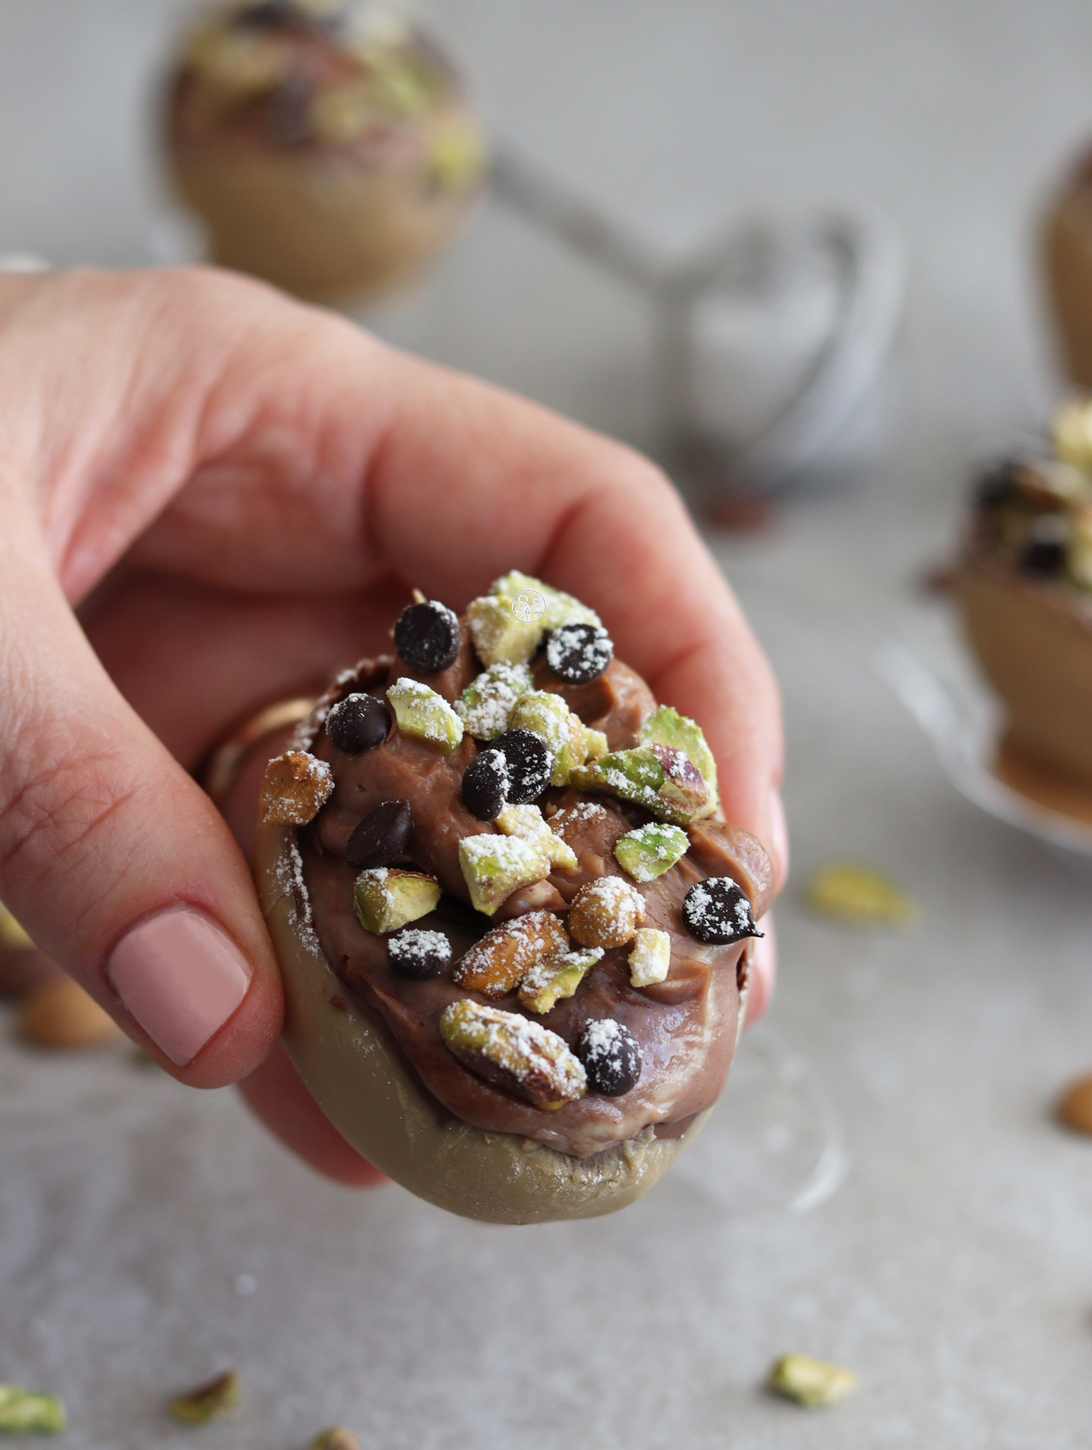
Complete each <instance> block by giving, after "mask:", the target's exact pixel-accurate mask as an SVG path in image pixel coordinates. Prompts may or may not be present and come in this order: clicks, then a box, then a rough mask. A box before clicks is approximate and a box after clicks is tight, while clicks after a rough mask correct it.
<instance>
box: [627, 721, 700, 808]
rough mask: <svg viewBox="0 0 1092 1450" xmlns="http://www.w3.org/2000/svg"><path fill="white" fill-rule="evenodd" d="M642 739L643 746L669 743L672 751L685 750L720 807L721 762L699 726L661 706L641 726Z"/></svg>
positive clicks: (685, 753) (640, 737)
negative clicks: (718, 783)
mask: <svg viewBox="0 0 1092 1450" xmlns="http://www.w3.org/2000/svg"><path fill="white" fill-rule="evenodd" d="M639 739H640V743H641V744H642V745H666V746H668V747H669V748H670V749H672V750H681V751H682V753H683V754H684V755H685V756H686V757H687V759H688V760H689V761H690V763H691V764H692V765H693V766H694V769H695V770H696V771H698V773H699V774H700V776H701V778H702V780H704V781H705V783H706V785H707V786H708V787H709V790H710V792H711V794H712V799H713V808H714V809H715V808H716V805H717V801H718V795H717V763H716V761H715V760H714V759H713V752H712V751H711V750H710V749H709V746H708V745H707V744H706V741H705V736H704V735H703V734H702V730H701V727H700V726H699V725H697V724H696V723H695V722H694V721H693V720H691V719H689V718H688V716H686V715H680V714H679V712H678V711H677V710H673V709H672V708H671V706H670V705H659V706H657V708H656V709H655V710H653V712H652V714H651V715H650V716H649V717H648V719H647V720H646V721H645V723H644V724H643V725H642V726H641V730H640V736H639Z"/></svg>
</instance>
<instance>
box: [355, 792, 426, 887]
mask: <svg viewBox="0 0 1092 1450" xmlns="http://www.w3.org/2000/svg"><path fill="white" fill-rule="evenodd" d="M412 830H413V812H412V811H411V810H410V803H409V801H384V802H383V803H382V805H378V806H376V808H375V810H373V811H369V812H368V814H367V815H366V816H365V817H364V819H363V820H362V821H361V822H359V824H358V825H357V826H356V828H355V830H354V831H353V834H352V835H351V836H350V837H349V840H348V843H347V844H346V846H345V860H346V861H347V862H348V864H349V865H350V866H351V867H352V868H353V870H354V871H370V870H372V869H373V868H374V867H376V866H389V865H390V863H391V862H392V861H394V860H396V859H397V857H399V856H401V855H402V854H403V853H404V851H405V849H406V845H407V843H408V842H409V838H410V832H411V831H412Z"/></svg>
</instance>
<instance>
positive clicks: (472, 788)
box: [461, 750, 509, 821]
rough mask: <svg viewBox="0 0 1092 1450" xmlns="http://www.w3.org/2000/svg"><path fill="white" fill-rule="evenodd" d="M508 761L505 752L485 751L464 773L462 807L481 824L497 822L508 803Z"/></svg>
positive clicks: (475, 758) (476, 757) (477, 756)
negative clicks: (483, 822)
mask: <svg viewBox="0 0 1092 1450" xmlns="http://www.w3.org/2000/svg"><path fill="white" fill-rule="evenodd" d="M508 785H509V776H508V761H507V760H506V759H505V755H504V751H503V750H483V751H482V752H481V754H480V755H476V756H475V757H474V759H473V760H472V761H471V762H470V764H469V765H468V766H467V767H466V770H465V771H464V773H463V783H462V789H461V794H462V798H463V805H464V806H466V808H467V810H468V811H469V812H470V814H471V815H472V816H477V818H478V820H479V821H495V820H496V819H497V817H498V816H499V815H500V813H501V811H503V810H504V807H505V805H506V803H507V801H508Z"/></svg>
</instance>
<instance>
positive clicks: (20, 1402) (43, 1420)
mask: <svg viewBox="0 0 1092 1450" xmlns="http://www.w3.org/2000/svg"><path fill="white" fill-rule="evenodd" d="M67 1423H68V1417H67V1416H66V1414H65V1410H64V1405H63V1404H62V1403H61V1401H60V1400H59V1399H57V1397H56V1396H55V1395H42V1394H36V1393H35V1392H34V1391H33V1390H24V1389H21V1388H20V1387H19V1386H18V1385H0V1432H3V1433H5V1434H8V1435H21V1434H39V1435H42V1434H45V1435H55V1434H58V1433H59V1432H60V1431H61V1430H63V1429H64V1428H65V1426H66V1425H67Z"/></svg>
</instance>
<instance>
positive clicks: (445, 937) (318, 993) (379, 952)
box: [254, 573, 771, 1223]
mask: <svg viewBox="0 0 1092 1450" xmlns="http://www.w3.org/2000/svg"><path fill="white" fill-rule="evenodd" d="M536 605H537V606H538V607H537V608H536ZM393 635H394V648H395V651H396V653H393V654H391V655H384V656H381V657H379V658H376V659H374V660H367V661H364V662H362V663H361V664H359V665H357V666H356V667H355V668H354V669H352V670H349V671H346V672H345V673H344V674H343V675H342V676H341V677H340V678H339V679H338V681H337V682H336V683H335V685H334V686H333V688H332V689H331V690H330V692H328V694H327V695H326V696H325V697H324V699H323V700H322V701H320V703H319V705H318V707H317V708H316V711H315V713H314V714H313V715H312V717H311V718H310V719H309V720H308V721H305V722H304V724H303V726H302V727H301V729H300V731H299V733H298V734H297V737H296V739H295V741H294V742H293V744H292V747H291V748H290V749H289V750H288V751H286V752H285V753H284V754H283V755H281V756H278V757H277V758H276V759H275V760H272V761H271V762H270V763H269V766H268V768H267V771H266V777H265V781H264V785H263V791H262V801H261V822H262V824H261V825H260V826H259V829H258V834H257V838H256V844H255V854H254V861H255V872H256V876H257V879H258V884H259V890H260V894H261V896H262V901H263V906H264V908H265V911H266V917H267V921H268V922H269V925H270V931H271V935H272V937H273V941H274V944H275V946H276V947H277V950H278V956H279V958H280V960H281V964H282V967H283V969H284V974H285V979H286V998H287V1020H286V1031H285V1041H286V1044H287V1046H288V1049H289V1052H290V1054H291V1055H292V1057H293V1059H294V1061H295V1062H296V1065H297V1067H298V1068H299V1069H300V1071H301V1073H302V1075H303V1077H304V1079H305V1081H306V1082H307V1083H308V1085H309V1087H310V1088H311V1090H312V1092H313V1093H314V1095H315V1097H316V1098H317V1100H318V1101H319V1103H320V1105H321V1106H322V1107H323V1108H324V1110H325V1111H326V1112H327V1114H328V1116H329V1117H330V1118H331V1120H332V1121H333V1123H334V1125H335V1126H336V1127H337V1128H338V1129H339V1130H340V1131H341V1133H342V1134H343V1136H345V1137H346V1138H347V1139H348V1141H349V1142H350V1143H352V1144H353V1145H354V1146H355V1147H357V1148H358V1149H359V1151H360V1152H361V1153H363V1154H364V1156H365V1157H367V1158H369V1159H370V1160H371V1161H372V1162H374V1163H375V1164H376V1165H377V1166H378V1167H379V1168H381V1169H382V1170H383V1171H384V1172H386V1173H387V1174H388V1175H389V1176H391V1177H393V1178H395V1179H396V1180H398V1181H399V1182H401V1183H403V1184H404V1185H405V1186H406V1187H409V1188H411V1189H412V1190H413V1191H414V1192H416V1193H418V1194H420V1195H421V1196H422V1197H425V1198H428V1199H430V1200H431V1201H433V1202H435V1203H439V1204H440V1205H441V1206H443V1207H446V1208H449V1209H452V1210H453V1211H455V1212H459V1213H463V1214H467V1215H469V1216H473V1217H478V1218H484V1219H490V1220H495V1221H506V1222H515V1223H527V1222H534V1221H539V1220H544V1219H551V1218H565V1217H577V1216H583V1215H587V1214H598V1213H604V1212H607V1211H609V1210H611V1209H614V1208H617V1207H621V1206H622V1205H623V1204H625V1203H628V1202H630V1201H631V1200H632V1199H633V1198H635V1197H637V1196H638V1195H639V1194H640V1193H642V1192H644V1191H645V1189H646V1188H647V1187H648V1186H649V1185H650V1184H651V1183H652V1182H654V1181H655V1179H656V1178H657V1177H658V1176H659V1174H660V1173H661V1172H663V1170H664V1168H666V1167H667V1165H668V1164H669V1163H670V1162H671V1161H672V1160H673V1158H674V1157H675V1156H676V1154H677V1153H678V1151H679V1150H680V1148H681V1147H683V1146H684V1145H685V1144H686V1143H687V1142H688V1141H690V1139H691V1138H692V1137H693V1135H694V1134H695V1132H696V1131H697V1128H698V1127H699V1126H700V1123H701V1121H702V1120H703V1118H704V1115H705V1114H706V1112H707V1111H708V1109H709V1108H710V1107H711V1106H712V1104H713V1103H714V1102H715V1101H716V1099H717V1097H718V1096H719V1094H720V1092H721V1089H722V1088H723V1086H724V1083H725V1079H726V1077H727V1075H728V1069H729V1066H730V1064H731V1061H732V1056H733V1053H734V1051H735V1046H736V1041H737V1038H738V1034H739V1029H740V1026H741V1023H742V1019H743V1011H744V1006H745V1000H746V990H747V984H748V980H749V960H750V955H749V953H750V943H751V940H752V938H754V937H756V936H759V935H761V932H760V931H759V929H758V928H757V926H756V925H755V918H756V916H760V915H761V914H762V911H763V910H764V909H765V906H766V904H767V903H768V900H769V896H770V891H771V875H770V867H769V862H768V860H767V858H766V855H765V852H764V851H763V850H762V847H761V846H760V845H759V843H758V842H757V841H756V840H754V838H753V837H751V836H749V835H747V834H746V833H745V832H743V831H741V830H738V829H736V828H735V827H733V826H731V825H729V824H727V823H726V822H725V821H724V819H723V817H722V816H721V814H720V805H719V795H718V791H717V778H716V766H715V763H714V761H713V757H712V754H711V752H710V750H709V747H708V745H707V744H706V742H705V739H704V736H703V734H702V732H701V730H700V728H699V727H698V725H697V724H695V722H694V721H692V720H689V719H687V718H685V717H684V716H681V715H679V714H678V713H677V712H676V711H675V710H674V709H672V708H671V707H670V706H668V705H658V704H657V703H656V701H655V699H654V698H653V696H652V694H651V691H650V690H649V688H648V686H647V685H646V684H645V682H644V681H643V680H642V679H641V677H640V676H639V675H637V674H636V673H635V672H634V671H633V670H632V669H630V668H629V667H628V666H627V665H625V664H623V663H622V662H621V661H620V660H618V659H617V658H615V655H614V646H613V642H612V640H611V638H610V636H609V634H608V632H607V630H606V629H605V628H604V627H603V624H602V622H601V621H600V619H599V618H598V616H596V615H595V614H594V613H593V612H592V611H591V610H590V609H588V608H587V607H586V606H585V605H583V604H581V603H580V602H579V601H578V600H576V599H574V598H572V597H571V596H570V595H568V594H563V593H561V592H560V591H559V590H556V589H552V588H551V587H550V586H549V585H546V584H544V583H542V582H541V581H539V580H536V579H531V578H529V577H528V576H526V575H524V574H519V573H513V574H509V575H505V576H504V577H503V578H501V579H498V580H497V581H496V582H495V583H494V585H493V586H492V590H491V592H490V593H488V594H486V595H483V596H481V597H479V598H477V599H475V600H473V601H472V602H471V604H470V605H469V608H468V610H467V613H466V615H465V617H464V618H463V619H460V618H459V617H458V616H457V615H456V614H455V613H454V612H453V611H452V610H450V609H448V608H447V607H446V606H445V605H444V604H442V603H440V602H438V601H436V600H431V601H430V600H426V599H425V598H424V597H423V596H419V597H418V599H417V602H416V603H414V604H412V605H410V606H409V607H408V608H407V609H405V610H404V611H403V613H402V614H401V615H400V616H399V619H398V621H397V624H396V625H395V628H394V632H393Z"/></svg>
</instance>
